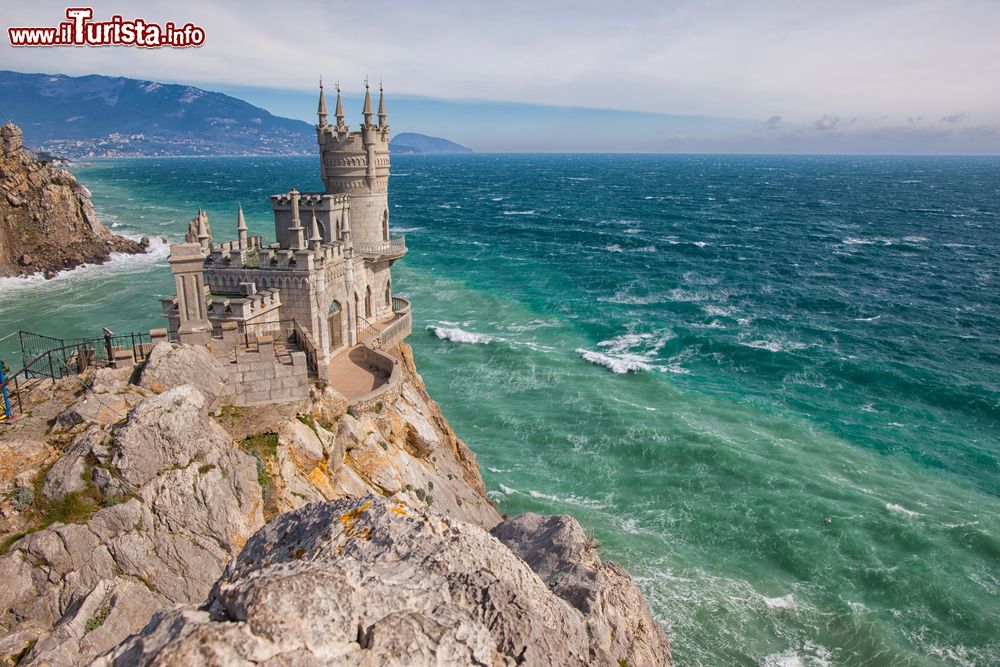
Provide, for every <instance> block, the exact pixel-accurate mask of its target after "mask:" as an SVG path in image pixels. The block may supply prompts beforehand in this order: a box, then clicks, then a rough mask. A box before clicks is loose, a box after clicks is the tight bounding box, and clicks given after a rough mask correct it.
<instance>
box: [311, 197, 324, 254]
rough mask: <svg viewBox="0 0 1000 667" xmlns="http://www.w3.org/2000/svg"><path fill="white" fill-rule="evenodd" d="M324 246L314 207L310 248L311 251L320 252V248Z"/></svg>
mask: <svg viewBox="0 0 1000 667" xmlns="http://www.w3.org/2000/svg"><path fill="white" fill-rule="evenodd" d="M321 245H323V237H322V236H321V235H320V233H319V221H318V220H316V207H315V206H313V207H312V234H311V235H310V236H309V248H310V250H313V251H316V250H319V247H320V246H321Z"/></svg>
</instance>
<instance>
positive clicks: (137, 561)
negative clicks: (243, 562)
mask: <svg viewBox="0 0 1000 667" xmlns="http://www.w3.org/2000/svg"><path fill="white" fill-rule="evenodd" d="M204 407H205V398H204V396H202V395H201V393H200V392H198V390H197V389H195V388H193V387H191V386H188V385H184V386H180V387H176V388H174V389H171V390H169V391H167V392H165V393H163V394H161V395H158V396H151V397H149V398H147V399H146V400H144V401H143V402H142V403H140V404H139V405H138V406H137V407H136V408H135V409H134V410H132V412H131V413H130V414H129V416H128V420H127V421H126V422H125V423H124V424H120V425H118V426H115V427H110V426H103V425H100V424H95V423H90V424H82V425H81V428H83V429H84V430H82V431H80V432H79V433H77V435H76V436H75V437H74V439H73V440H72V443H71V444H70V446H69V447H68V449H67V450H66V451H65V452H64V453H63V454H62V455H61V456H60V457H59V458H58V459H57V460H56V462H55V464H54V465H52V467H51V468H49V470H48V471H47V472H45V473H44V474H43V475H40V478H41V479H40V480H39V481H40V482H41V483H40V484H36V488H38V489H39V490H38V491H37V493H38V494H39V497H36V498H33V499H32V502H33V503H34V504H35V505H36V507H37V513H39V514H40V515H41V516H40V517H39V518H40V520H42V521H43V522H49V523H50V525H48V526H47V527H44V528H42V529H40V530H36V531H34V532H31V533H29V534H27V535H25V536H24V537H20V538H19V539H18V537H17V536H16V535H15V536H12V537H11V538H9V539H8V544H7V545H6V549H7V551H6V553H5V554H4V555H2V556H0V580H2V581H3V582H4V585H3V586H2V587H0V628H2V629H3V634H4V636H5V637H4V639H3V640H2V641H0V655H8V656H9V655H11V654H14V655H17V654H22V655H23V657H24V659H25V661H27V662H29V663H37V664H47V665H73V664H83V663H84V662H87V661H88V660H89V659H90V658H92V657H94V656H95V655H97V654H98V653H101V652H103V651H106V650H108V649H109V648H111V647H113V646H114V645H115V644H117V643H118V642H120V641H121V640H122V639H124V638H125V637H126V636H128V635H129V634H131V633H133V632H136V631H137V630H139V629H140V628H141V627H142V626H143V625H144V624H145V623H146V621H147V620H148V615H149V614H151V613H152V612H153V611H155V610H157V609H161V608H163V607H164V606H166V605H168V604H171V603H179V602H194V601H199V600H201V599H203V598H204V596H205V594H206V593H207V592H208V591H209V589H210V588H211V586H212V584H213V582H214V581H215V580H216V579H217V578H218V576H219V575H220V574H221V573H222V571H223V567H224V566H225V564H226V563H227V562H228V561H229V559H230V558H232V557H233V556H234V555H235V554H237V553H238V552H239V550H240V549H241V548H242V547H243V545H244V543H245V542H246V540H247V538H248V537H249V536H250V535H251V534H252V533H253V531H254V530H256V529H257V528H259V527H260V526H261V525H262V523H263V516H262V514H261V505H262V501H261V494H260V487H259V486H258V484H257V471H256V465H255V462H254V460H253V458H252V457H250V456H248V455H247V454H244V453H243V452H241V451H239V450H238V449H235V448H234V447H233V446H232V440H231V438H230V437H229V434H227V433H226V432H225V431H224V430H223V429H222V428H221V427H220V426H219V425H218V424H216V423H215V422H213V421H212V420H211V419H209V418H208V417H207V416H205V415H204V413H203V408H204ZM25 488H27V487H25Z"/></svg>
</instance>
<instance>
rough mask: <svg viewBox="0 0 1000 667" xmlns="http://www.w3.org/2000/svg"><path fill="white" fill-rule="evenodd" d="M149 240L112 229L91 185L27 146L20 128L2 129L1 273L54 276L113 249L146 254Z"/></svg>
mask: <svg viewBox="0 0 1000 667" xmlns="http://www.w3.org/2000/svg"><path fill="white" fill-rule="evenodd" d="M148 245H149V241H148V240H147V239H142V240H140V241H136V240H133V239H129V238H126V237H124V236H117V235H114V234H112V233H111V232H110V231H109V230H108V229H107V228H106V227H105V226H104V225H102V224H101V222H100V220H99V219H98V217H97V213H96V212H95V211H94V206H93V204H92V203H91V200H90V192H89V191H88V190H87V188H85V187H84V186H82V185H80V183H79V182H78V181H77V180H76V178H75V177H74V176H73V175H72V174H70V173H69V172H68V171H65V170H63V169H59V168H56V167H54V166H52V165H51V164H47V163H45V162H42V161H41V160H38V159H37V158H36V157H35V156H34V155H32V154H31V153H30V152H29V151H28V150H26V149H25V148H24V146H23V138H22V134H21V129H20V128H19V127H17V126H16V125H13V124H11V123H8V124H7V125H5V126H3V127H2V128H0V277H4V276H27V275H32V274H36V273H41V274H43V275H45V276H46V277H48V278H51V277H52V276H54V275H55V274H56V273H57V272H59V271H63V270H66V269H72V268H74V267H77V266H80V265H81V264H101V263H103V262H106V261H107V260H108V258H109V257H110V256H111V254H112V253H129V254H138V253H143V252H145V251H146V248H147V246H148Z"/></svg>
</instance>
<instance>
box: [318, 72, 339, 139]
mask: <svg viewBox="0 0 1000 667" xmlns="http://www.w3.org/2000/svg"><path fill="white" fill-rule="evenodd" d="M337 101H338V102H339V101H340V94H339V93H338V95H337ZM316 116H317V117H318V118H319V123H318V125H319V127H326V96H325V95H323V77H320V79H319V107H318V108H317V109H316Z"/></svg>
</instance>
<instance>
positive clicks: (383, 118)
mask: <svg viewBox="0 0 1000 667" xmlns="http://www.w3.org/2000/svg"><path fill="white" fill-rule="evenodd" d="M388 120H389V114H387V113H386V112H385V93H384V92H382V82H381V81H379V82H378V128H379V129H380V130H388V129H389V123H388Z"/></svg>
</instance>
